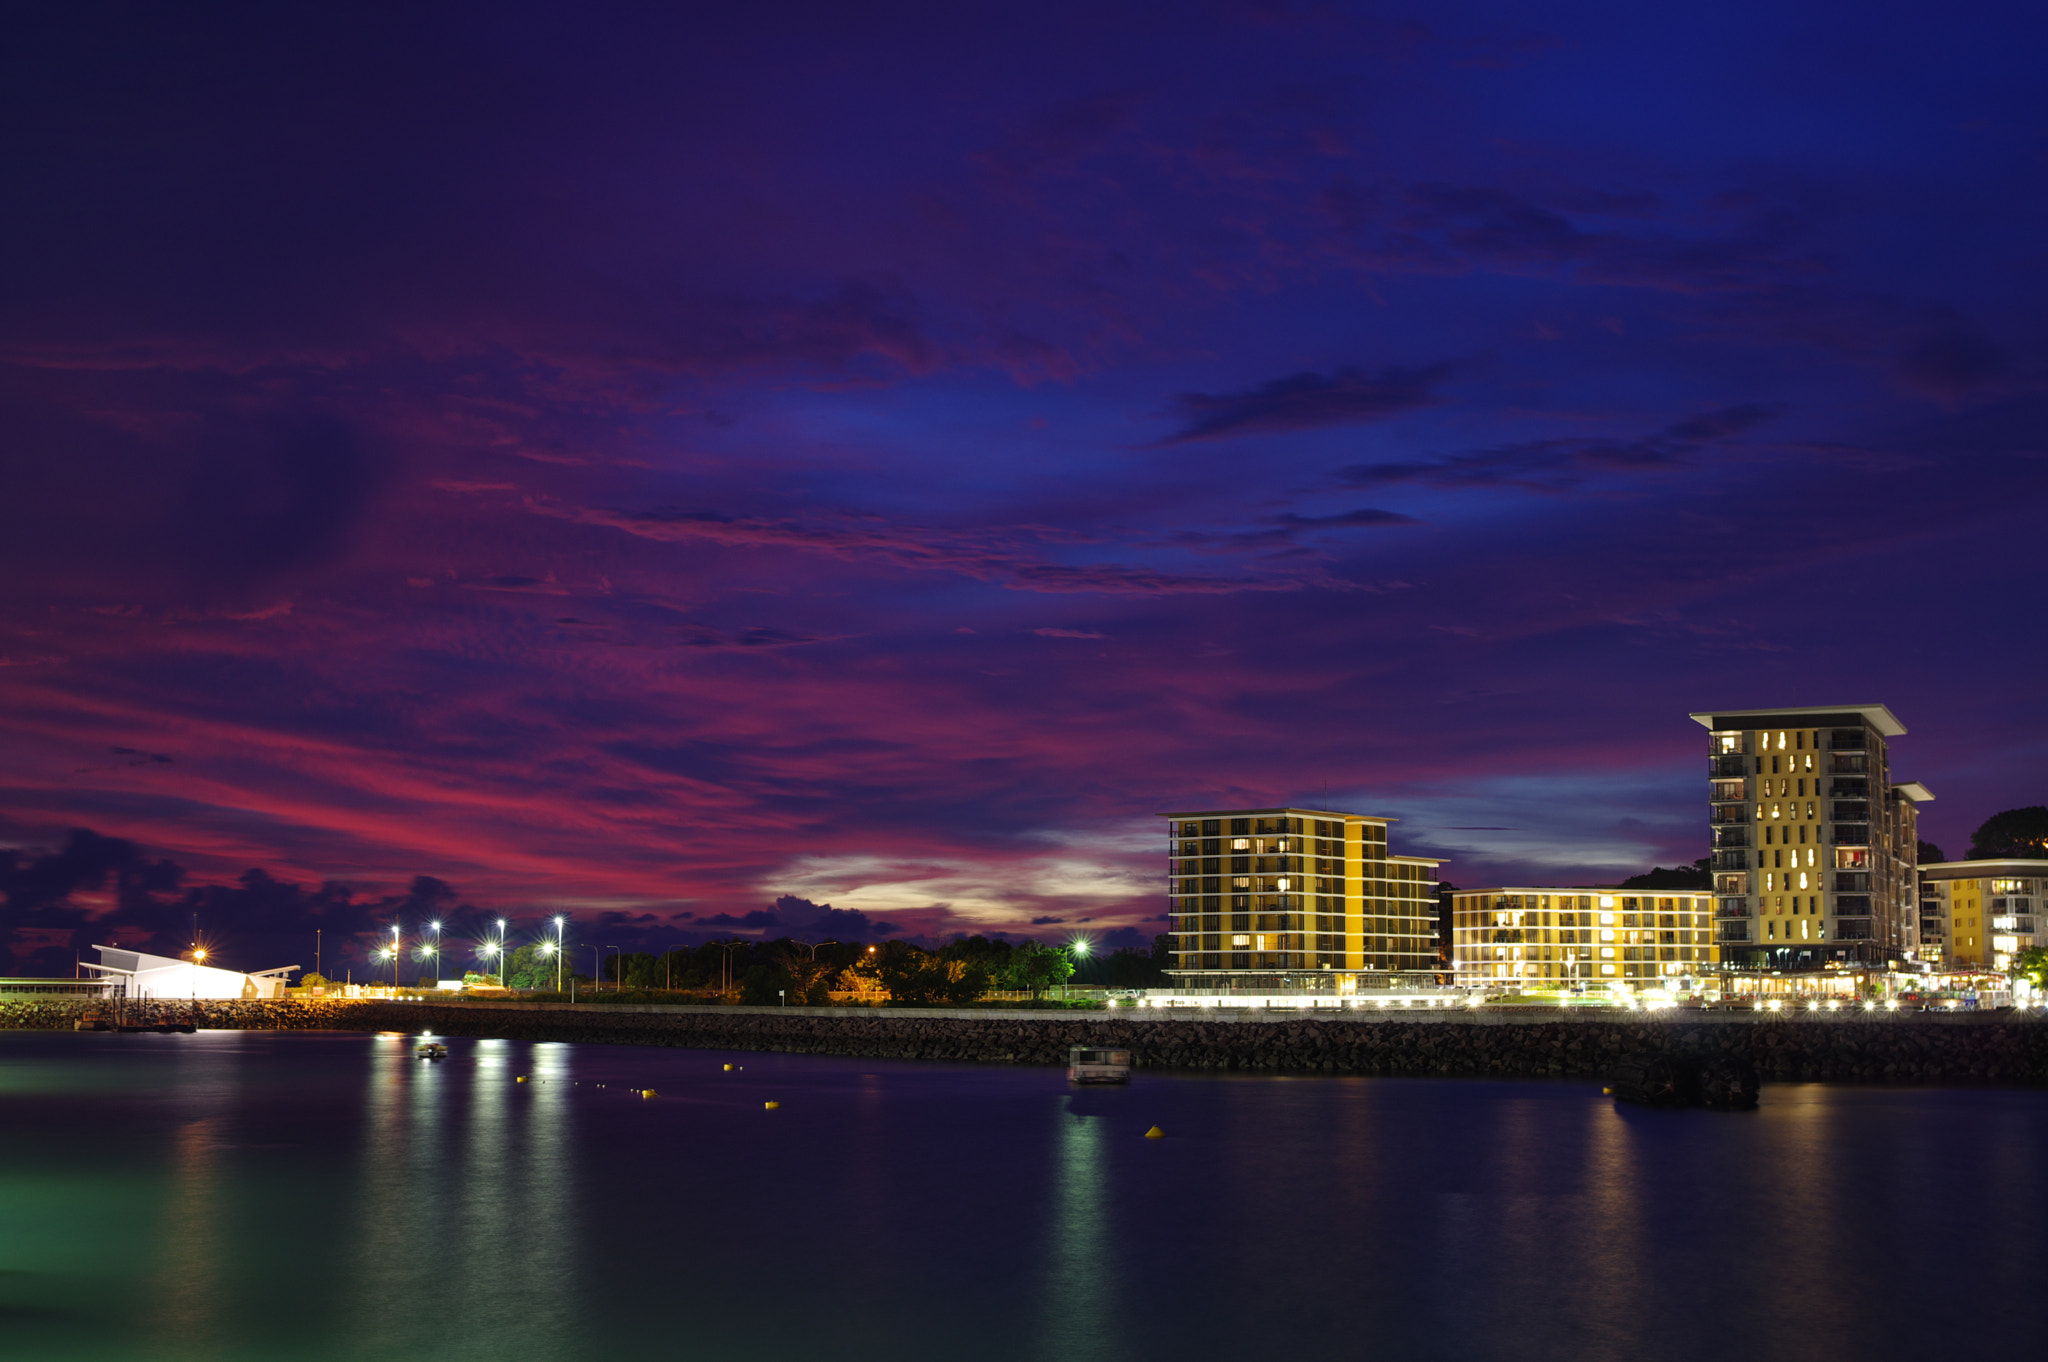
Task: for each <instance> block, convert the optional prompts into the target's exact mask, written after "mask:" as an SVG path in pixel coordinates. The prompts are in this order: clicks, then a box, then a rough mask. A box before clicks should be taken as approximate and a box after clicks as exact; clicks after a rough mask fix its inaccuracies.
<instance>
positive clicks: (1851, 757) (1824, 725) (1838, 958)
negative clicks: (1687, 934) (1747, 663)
mask: <svg viewBox="0 0 2048 1362" xmlns="http://www.w3.org/2000/svg"><path fill="white" fill-rule="evenodd" d="M1691 717H1692V718H1693V719H1694V720H1695V721H1696V722H1698V723H1700V724H1702V725H1704V726H1705V728H1706V729H1707V732H1708V735H1709V736H1708V740H1707V741H1708V752H1709V755H1708V765H1707V781H1708V794H1707V797H1708V800H1709V807H1710V809H1711V813H1710V814H1709V823H1710V827H1711V829H1712V838H1713V856H1714V860H1713V867H1714V872H1713V873H1714V893H1715V898H1716V900H1717V902H1716V906H1715V916H1716V920H1717V928H1718V930H1717V936H1718V938H1719V945H1720V948H1721V959H1722V960H1723V961H1724V962H1726V963H1729V964H1734V965H1748V966H1751V967H1769V968H1773V969H1820V968H1825V967H1827V966H1830V965H1833V966H1836V967H1845V966H1846V967H1854V966H1868V965H1882V964H1883V963H1884V962H1885V961H1887V960H1896V959H1899V958H1901V957H1903V956H1907V955H1910V954H1911V953H1913V952H1914V951H1915V950H1916V948H1917V947H1918V945H1919V935H1918V926H1919V918H1918V900H1919V886H1918V875H1917V871H1918V867H1919V861H1920V855H1919V848H1920V822H1919V807H1918V806H1919V805H1921V804H1924V803H1927V802H1928V801H1929V800H1931V799H1933V798H1934V796H1933V795H1931V794H1929V793H1928V792H1927V788H1926V787H1925V786H1923V785H1920V784H1918V783H1916V782H1910V781H1908V782H1901V783H1898V784H1894V783H1893V781H1892V778H1891V763H1890V758H1889V749H1888V748H1887V746H1886V743H1887V741H1888V740H1889V739H1892V738H1897V737H1901V736H1903V735H1904V734H1905V731H1906V727H1905V725H1904V724H1902V723H1900V722H1899V721H1898V719H1897V718H1896V717H1894V716H1893V714H1892V712H1891V711H1890V710H1888V709H1886V708H1885V707H1884V706H1883V705H1821V706H1816V707H1812V708H1805V709H1756V710H1717V711H1709V712H1706V713H1700V714H1694V715H1692V716H1691Z"/></svg>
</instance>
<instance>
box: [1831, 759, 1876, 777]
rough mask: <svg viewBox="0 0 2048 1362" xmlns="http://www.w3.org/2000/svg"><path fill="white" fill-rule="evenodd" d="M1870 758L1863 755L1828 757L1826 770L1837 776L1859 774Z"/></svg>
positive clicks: (1864, 768) (1862, 771)
mask: <svg viewBox="0 0 2048 1362" xmlns="http://www.w3.org/2000/svg"><path fill="white" fill-rule="evenodd" d="M1869 760H1870V759H1869V758H1868V757H1863V756H1846V757H1829V758H1828V770H1829V772H1831V773H1832V774H1834V775H1838V776H1860V775H1862V774H1863V773H1864V771H1865V770H1866V769H1867V766H1866V763H1867V762H1868V761H1869Z"/></svg>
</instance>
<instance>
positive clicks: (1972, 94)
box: [0, 0, 2048, 968]
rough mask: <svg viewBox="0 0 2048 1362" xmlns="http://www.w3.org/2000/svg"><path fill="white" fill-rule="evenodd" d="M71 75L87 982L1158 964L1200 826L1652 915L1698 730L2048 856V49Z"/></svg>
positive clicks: (928, 7) (65, 18) (938, 32)
mask: <svg viewBox="0 0 2048 1362" xmlns="http://www.w3.org/2000/svg"><path fill="white" fill-rule="evenodd" d="M4 22H5V24H6V28H7V38H6V41H5V42H0V73H4V75H0V110H4V111H0V158H4V165H5V170H6V177H7V183H8V185H9V192H8V195H7V198H8V203H9V207H8V209H7V211H6V212H5V213H4V214H0V248H4V251H5V259H6V262H7V264H6V268H5V270H4V272H0V439H4V445H0V461H4V462H0V474H4V489H0V745H4V751H5V758H6V759H5V760H4V761H0V849H12V851H13V854H14V861H13V862H12V863H13V864H15V865H16V866H17V871H16V872H15V881H16V882H17V883H25V882H27V880H34V882H35V883H36V884H37V885H40V886H41V888H40V889H37V890H36V891H35V892H34V893H30V892H29V891H27V890H23V891H22V892H21V893H18V894H17V893H11V894H10V897H11V898H12V899H13V900H14V905H13V908H12V909H11V912H12V913H13V915H14V919H15V920H14V922H13V923H11V924H10V932H11V933H12V937H11V940H12V941H13V943H14V951H15V955H16V958H17V962H19V961H21V960H23V959H26V958H28V956H29V955H30V954H33V952H34V951H35V950H45V951H46V952H47V951H48V950H56V949H58V947H57V946H55V945H52V944H51V943H52V942H55V941H58V940H59V938H60V937H61V938H62V940H63V941H66V942H69V941H73V940H74V939H75V940H83V939H84V938H83V936H81V935H79V934H80V933H88V932H90V931H93V930H98V931H101V932H105V933H111V932H113V931H114V930H115V929H116V928H117V927H119V926H120V925H121V921H117V919H119V918H120V915H121V914H122V913H123V912H127V913H129V914H130V916H131V917H133V922H131V923H129V926H130V927H131V928H133V929H134V930H137V931H140V930H142V927H137V926H135V924H136V923H143V924H144V925H145V926H147V929H148V931H151V932H157V933H158V934H159V937H158V939H161V940H165V941H168V940H170V939H171V938H172V937H173V936H176V935H178V934H179V932H182V931H184V930H185V929H184V928H176V929H175V930H174V927H175V924H171V925H166V923H167V922H168V921H169V919H168V918H167V917H166V913H168V912H169V909H168V907H167V906H166V905H169V904H170V903H171V902H172V900H173V899H176V898H177V896H178V894H181V893H183V894H189V893H190V892H192V891H193V890H194V889H195V887H200V888H204V887H206V886H216V887H218V886H230V887H231V886H234V885H237V884H239V885H241V886H242V888H243V889H247V888H248V884H249V883H250V882H249V881H248V880H247V874H248V873H249V872H251V871H252V869H253V870H254V872H255V873H257V874H258V875H259V876H260V877H261V878H260V879H259V880H258V881H256V882H255V883H257V884H258V886H259V887H260V888H263V892H264V893H265V894H268V895H270V897H269V898H268V899H266V900H265V902H266V903H269V904H270V907H269V908H266V909H265V910H264V912H265V913H267V914H268V915H269V916H268V917H266V918H265V919H264V925H262V927H261V930H258V927H257V925H256V924H255V922H254V919H253V918H252V919H251V920H250V921H247V922H243V923H241V924H240V929H241V930H242V932H243V939H244V944H245V946H246V948H247V949H248V950H251V951H254V950H256V949H257V948H258V947H259V946H260V948H261V949H262V950H264V951H272V950H282V949H284V948H285V945H286V943H287V941H288V940H296V937H297V935H303V934H306V933H303V932H301V930H300V929H301V927H304V926H305V925H306V924H309V923H312V922H315V921H327V922H329V923H330V925H332V926H333V927H334V928H335V930H336V932H337V933H338V934H339V935H341V936H343V937H344V938H345V937H347V936H349V935H350V934H351V933H353V934H355V935H357V936H364V935H365V934H367V933H368V932H370V931H372V930H373V929H375V928H376V927H377V925H378V924H379V923H380V922H383V921H388V920H389V919H390V917H391V916H393V915H398V916H405V915H407V914H411V915H413V916H418V915H419V914H421V913H424V912H427V911H429V910H430V909H431V907H432V903H430V902H429V900H432V901H433V902H440V901H441V899H442V898H443V897H445V896H444V895H441V891H440V890H432V891H430V892H428V893H427V897H426V899H422V898H420V897H419V894H420V889H419V884H418V878H419V877H422V876H425V877H432V879H433V880H434V881H435V882H437V883H439V884H441V885H442V886H444V887H452V888H450V892H451V893H453V894H454V895H455V896H456V897H457V898H459V899H460V900H461V901H462V902H465V903H469V904H472V905H474V907H475V910H476V911H477V912H479V913H499V912H502V913H506V914H509V915H511V916H513V917H515V918H517V919H518V920H519V921H520V922H521V923H522V924H523V923H526V922H527V921H529V920H530V919H536V918H538V917H539V916H541V915H544V914H548V913H554V912H565V913H568V914H569V915H570V916H571V917H572V919H573V921H574V922H575V923H576V924H577V928H576V929H577V930H578V931H580V932H583V933H585V934H586V935H587V936H588V939H589V940H592V941H598V940H607V941H619V942H625V943H628V944H635V943H646V942H657V943H658V942H662V941H670V940H694V939H702V938H703V937H705V936H708V935H711V934H714V933H715V932H718V931H721V930H726V929H730V928H733V927H735V926H739V927H741V928H742V929H743V930H747V931H754V932H771V933H772V932H775V931H779V930H784V929H791V930H811V929H813V928H814V927H820V926H829V925H830V924H831V923H833V922H843V921H845V920H844V919H830V918H822V917H816V916H815V915H816V914H817V913H822V912H823V905H827V904H829V905H832V906H833V907H834V909H835V910H837V911H838V912H840V913H842V914H843V913H847V912H859V913H861V914H863V915H864V916H863V918H862V919H861V924H860V925H862V926H864V927H865V928H866V929H868V930H871V931H887V932H898V933H903V934H906V935H920V936H924V937H927V938H938V937H943V936H946V935H949V934H951V933H953V932H957V931H969V932H972V931H1007V932H1010V933H1012V934H1013V935H1027V934H1046V933H1058V932H1082V933H1086V934H1092V935H1099V936H1101V937H1102V938H1103V939H1108V940H1129V941H1135V940H1138V939H1141V938H1144V937H1149V935H1150V934H1151V933H1153V932H1156V931H1159V930H1163V926H1164V921H1163V918H1162V917H1161V914H1163V912H1164V909H1165V898H1164V887H1165V869H1166V863H1165V856H1164V841H1165V839H1164V837H1163V836H1162V835H1161V831H1160V827H1161V825H1160V823H1159V821H1158V819H1157V817H1156V815H1157V814H1158V813H1160V812H1162V811H1168V810H1179V809H1190V808H1222V807H1268V806H1277V805H1307V806H1316V807H1332V808H1339V809H1349V810H1353V811H1357V812H1363V813H1371V814H1379V815H1384V816H1388V817H1392V818H1395V819H1398V820H1399V821H1398V822H1396V823H1395V825H1394V830H1393V835H1392V841H1393V847H1394V850H1395V851H1397V852H1403V853H1408V854H1416V855H1435V856H1441V857H1443V858H1444V859H1445V865H1444V868H1443V875H1444V877H1445V878H1446V879H1448V880H1450V881H1452V882H1454V883H1457V884H1461V885H1466V886H1478V885H1483V884H1499V883H1544V884H1572V883H1584V882H1588V881H1592V882H1611V881H1613V880H1615V879H1618V878H1619V877H1621V876H1624V875H1627V874H1631V873H1636V872H1638V871H1640V870H1642V869H1645V868H1647V867H1648V866H1650V865H1652V864H1657V863H1661V864H1666V865H1670V864H1675V863H1681V862H1685V861H1690V860H1692V859H1694V858H1695V857H1697V856H1700V855H1703V854H1705V851H1706V842H1707V837H1706V808H1705V803H1704V794H1705V791H1704V789H1703V784H1702V778H1703V774H1704V772H1703V763H1702V761H1701V758H1702V757H1703V756H1704V755H1705V734H1704V733H1703V731H1702V730H1701V729H1700V728H1699V727H1698V726H1697V725H1696V724H1694V723H1693V722H1691V721H1690V720H1689V719H1687V717H1686V715H1687V713H1688V712H1690V711H1693V710H1703V709H1722V710H1727V709H1734V708H1746V707H1765V706H1780V705H1821V704H1835V703H1869V702H1878V703H1884V704H1887V705H1889V706H1890V707H1891V709H1892V710H1893V711H1894V712H1895V713H1896V714H1897V715H1898V716H1899V717H1900V719H1901V720H1902V721H1903V722H1904V724H1905V725H1906V727H1907V729H1908V730H1909V732H1908V734H1907V736H1905V737H1903V738H1900V739H1898V740H1897V741H1896V742H1895V743H1894V745H1893V751H1894V763H1893V764H1894V768H1895V771H1896V772H1897V774H1898V775H1900V776H1901V777H1904V778H1918V779H1920V780H1922V781H1924V782H1925V783H1926V784H1927V785H1928V786H1929V787H1930V788H1931V789H1932V790H1933V792H1934V794H1935V796H1936V802H1935V803H1934V804H1932V805H1931V806H1929V808H1928V809H1927V810H1926V812H1925V815H1924V817H1923V823H1922V827H1923V833H1924V835H1926V836H1927V837H1929V838H1930V839H1931V840H1933V841H1936V842H1938V843H1941V844H1943V845H1944V846H1946V847H1948V848H1949V850H1950V852H1951V854H1955V853H1956V852H1957V851H1959V850H1960V848H1961V846H1962V845H1963V844H1964V843H1966V842H1967V840H1968V834H1969V832H1970V830H1971V829H1973V828H1974V827H1975V826H1976V825H1977V824H1978V823H1979V822H1981V821H1982V820H1983V819H1984V818H1986V817H1988V816H1989V815H1991V814H1993V813H1995V812H1998V811H1999V810H2001V809H2006V808H2011V807H2014V806H2019V805H2027V804H2037V803H2043V802H2048V788H2044V783H2043V779H2042V776H2041V772H2042V770H2043V767H2044V757H2048V722H2044V717H2043V712H2042V705H2041V701H2042V699H2043V683H2042V679H2041V678H2042V677H2043V675H2044V674H2048V673H2044V666H2043V663H2044V641H2043V633H2042V631H2041V629H2040V628H2039V627H2038V622H2039V619H2040V618H2041V607H2040V606H2039V604H2038V603H2037V598H2038V596H2039V594H2040V588H2041V586H2042V584H2043V579H2044V571H2043V565H2044V557H2043V539H2042V531H2041V526H2042V523H2043V520H2042V515H2043V509H2044V504H2048V461H2044V452H2048V383H2044V376H2048V336H2044V333H2043V329H2042V316H2043V311H2042V306H2041V303H2042V300H2043V297H2044V293H2048V290H2044V284H2048V246H2044V243H2048V231H2044V229H2048V176H2044V170H2048V85H2044V83H2043V82H2042V81H2041V79H2040V71H2041V70H2042V67H2043V57H2044V52H2043V47H2044V42H2043V39H2044V36H2048V20H2044V19H2043V18H2042V16H2041V14H2040V11H2039V9H2038V7H2036V6H2030V5H2023V4H2017V3H2015V4H1971V3H1952V4H1947V5H1941V6H1935V5H1927V4H1920V5H1899V4H1894V5H1886V4H1872V3H1862V4H1856V5H1849V4H1812V5H1801V6H1785V5H1777V4H1751V3H1730V4H1724V5H1718V6H1711V7H1699V6H1695V7H1673V6H1641V5H1628V4H1620V3H1612V4H1604V3H1599V4H1596V3H1553V4H1549V5H1545V6H1542V7H1540V8H1532V7H1530V6H1528V5H1525V4H1506V3H1502V4H1486V3H1439V4H1419V5H1417V4H1410V5H1402V4H1388V5H1367V4H1359V5H1348V4H1322V3H1300V4H1295V3H1245V4H1235V3H1214V4H1205V3H1197V2H1195V0H1179V2H1177V3H1170V4H1130V3H1117V2H1116V0H1090V2H1089V3H1087V4H1062V3H1040V4H1034V5H1029V6H1017V5H1011V6H995V5H975V4H968V5H962V4H958V3H947V4H939V3H932V4H922V3H919V4H886V3H878V4H865V5H858V6H855V5H846V4H843V3H827V4H790V3H776V2H775V0H755V2H753V3H747V4H730V5H726V4H696V5H684V6H638V5H631V6H629V5H600V4H579V5H566V4H563V5H545V4H540V5H537V4H524V5H522V4H511V3H493V4H489V5H481V4H437V5H431V6H402V5H385V6H376V5H366V6H346V7H328V8H322V7H312V6H295V7H286V8H284V9H279V8H278V7H276V6H273V5H262V6H259V5H244V6H235V5H227V4H223V5H218V6H205V7H191V6H183V7H175V6H174V7H166V6H152V5H119V6H117V5H104V4H93V3H80V2H78V0H72V2H70V3H64V4H50V5H41V6H38V5H20V6H15V7H12V8H10V10H9V13H8V18H7V19H6V20H5V21H4ZM81 829H83V830H89V831H90V834H91V837H92V838H93V839H97V840H92V841H81V840H80V835H79V833H78V832H77V831H76V830H81ZM67 848H68V850H67ZM81 848H82V849H81ZM94 848H98V850H94ZM5 855H6V852H5V850H0V859H4V858H5ZM67 855H68V856H70V857H71V859H70V860H65V859H64V858H65V857H66V856H67ZM95 857H97V858H98V859H95ZM109 858H111V859H109ZM117 863H118V866H117ZM37 866H40V867H41V869H40V870H35V867H37ZM66 866H68V867H70V869H68V870H66V869H63V867H66ZM119 866H126V867H128V869H127V870H120V869H119V868H118V867H119ZM152 866H154V867H158V869H156V870H149V869H148V868H149V867H152ZM95 867H97V868H95ZM138 867H140V869H138ZM164 867H168V868H164ZM31 870H33V871H34V873H33V874H30V873H29V872H30V871H31ZM152 875H154V877H155V878H154V879H151V876H152ZM38 876H40V878H38ZM24 877H26V879H24ZM117 882H118V883H117ZM266 886H267V887H266ZM323 886H326V888H324V889H323ZM174 891H175V892H174ZM287 891H289V892H287ZM294 895H296V896H297V897H293V896H294ZM322 895H325V897H324V898H323V897H322ZM279 896H282V897H279ZM259 897H260V895H259ZM216 900H217V901H216ZM216 900H209V903H210V905H211V906H210V907H209V910H208V911H209V912H210V913H211V914H212V915H213V917H214V919H215V920H214V921H211V922H209V923H203V924H202V930H211V931H214V932H216V933H217V934H218V935H220V936H221V937H222V939H233V937H234V935H235V932H236V931H237V929H238V927H237V922H236V921H235V913H236V911H237V910H236V908H235V907H234V901H233V900H232V895H229V896H227V897H225V898H222V897H220V896H218V895H217V896H216ZM777 900H783V901H784V903H785V905H786V906H785V908H784V909H783V910H777V909H776V908H775V907H774V905H775V903H776V902H777ZM32 901H33V902H32ZM181 901H182V900H181ZM337 903H346V904H349V905H353V906H352V907H351V908H350V910H349V911H348V912H347V913H340V912H338V911H335V912H332V914H331V915H330V916H328V917H326V918H322V916H321V914H322V913H328V912H330V911H331V910H333V908H334V905H335V904H337ZM791 905H803V906H802V907H801V909H798V908H795V907H792V906H791ZM248 911H250V912H252V913H253V912H255V910H254V909H250V910H248ZM778 912H779V913H780V914H781V915H780V916H778ZM136 913H140V914H141V916H139V917H136V916H134V915H135V914H136ZM150 913H154V914H155V916H154V917H151V916H150ZM792 913H793V914H794V916H792V915H791V914H792ZM38 914H40V916H38ZM748 914H753V915H755V916H754V917H753V918H751V919H750V918H748V917H747V915H748ZM173 916H175V915H173ZM145 919H146V921H145ZM409 920H410V919H408V921H409ZM122 921H125V919H123V920H122ZM748 924H751V925H748ZM60 928H61V929H62V930H61V931H60V930H59V929H60ZM39 932H40V933H41V935H38V933H39ZM53 932H54V933H57V935H55V936H53V935H52V933H53ZM66 932H68V933H70V935H69V936H66V935H64V933H66ZM145 935H146V933H145ZM273 938H275V939H273ZM65 949H66V950H68V949H69V947H65ZM237 963H239V964H241V965H242V966H243V967H245V968H255V967H263V966H266V965H267V964H269V963H270V961H269V960H267V959H263V960H259V959H254V958H252V959H249V960H246V961H238V962H237Z"/></svg>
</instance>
